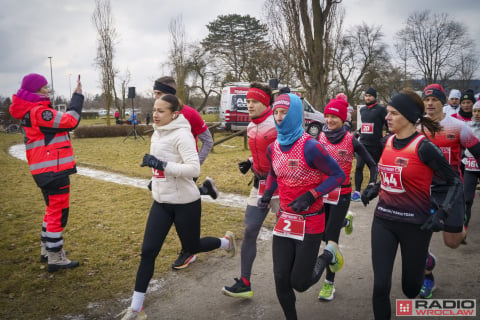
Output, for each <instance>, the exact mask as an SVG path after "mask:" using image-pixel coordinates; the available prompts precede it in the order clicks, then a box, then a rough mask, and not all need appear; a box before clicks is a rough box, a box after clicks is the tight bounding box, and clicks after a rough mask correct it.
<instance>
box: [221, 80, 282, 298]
mask: <svg viewBox="0 0 480 320" xmlns="http://www.w3.org/2000/svg"><path fill="white" fill-rule="evenodd" d="M271 100H272V89H271V88H270V87H269V86H267V85H262V84H260V83H257V82H254V83H252V84H251V85H250V90H248V92H247V109H248V114H249V116H250V119H251V122H250V123H249V125H248V127H247V137H248V145H249V147H250V151H251V152H252V157H250V158H249V159H248V160H246V161H243V162H240V163H239V164H238V167H239V169H240V172H241V173H243V174H246V173H247V172H248V171H249V170H250V169H252V170H253V174H254V181H253V188H252V189H251V191H250V196H249V198H248V200H247V209H246V210H245V233H244V235H243V242H242V250H241V262H240V263H241V269H240V278H235V283H234V284H233V285H232V286H231V287H223V289H222V292H223V293H224V294H225V295H227V296H230V297H237V298H251V297H253V290H252V288H251V284H250V277H251V275H252V267H253V261H254V260H255V257H256V255H257V237H258V234H259V232H260V229H261V227H262V224H263V221H264V220H265V217H266V216H267V213H268V211H269V208H268V207H267V208H259V207H258V206H257V202H258V197H259V196H262V195H263V190H264V189H265V180H266V178H267V175H268V172H269V171H270V162H269V161H268V159H267V156H266V152H267V147H268V145H269V144H270V143H272V142H273V141H275V139H276V138H277V129H276V128H275V122H274V120H273V116H272V115H273V112H272V108H270V104H271ZM259 189H260V191H259ZM270 206H271V208H272V211H273V212H278V209H279V203H278V199H273V200H272V201H270Z"/></svg>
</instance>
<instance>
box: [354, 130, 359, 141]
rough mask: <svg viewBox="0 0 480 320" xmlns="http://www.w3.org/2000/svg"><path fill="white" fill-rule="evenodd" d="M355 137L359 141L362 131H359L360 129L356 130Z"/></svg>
mask: <svg viewBox="0 0 480 320" xmlns="http://www.w3.org/2000/svg"><path fill="white" fill-rule="evenodd" d="M353 136H354V137H355V138H357V139H358V138H360V130H358V129H357V130H355V132H354V133H353Z"/></svg>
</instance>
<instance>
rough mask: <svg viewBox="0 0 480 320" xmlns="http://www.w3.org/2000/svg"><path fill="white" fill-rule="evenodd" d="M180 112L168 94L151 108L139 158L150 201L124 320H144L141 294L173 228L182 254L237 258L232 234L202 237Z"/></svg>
mask: <svg viewBox="0 0 480 320" xmlns="http://www.w3.org/2000/svg"><path fill="white" fill-rule="evenodd" d="M182 107H183V105H182V104H181V102H180V101H179V100H178V98H177V97H176V96H174V95H172V94H166V95H163V96H161V97H160V98H158V99H157V100H156V101H155V104H154V106H153V121H154V124H153V128H154V133H153V135H152V140H151V145H150V154H146V155H145V156H144V157H143V162H142V164H141V166H142V167H145V166H148V167H150V168H152V184H151V189H152V197H153V200H154V201H153V204H152V208H151V209H150V214H149V216H148V220H147V225H146V227H145V235H144V238H143V244H142V256H141V260H140V266H139V267H138V271H137V277H136V281H135V291H134V292H133V296H132V303H131V306H130V307H129V308H128V309H126V310H125V315H124V317H123V318H122V319H124V320H125V319H146V315H145V312H144V311H143V301H144V299H145V292H146V291H147V287H148V283H149V282H150V279H151V278H152V275H153V272H154V267H155V259H156V258H157V256H158V254H159V253H160V249H161V248H162V245H163V242H164V240H165V237H166V236H167V234H168V232H169V231H170V228H171V227H172V224H175V229H176V231H177V234H178V237H179V238H180V241H181V243H182V248H184V250H185V251H186V252H189V253H192V254H195V253H197V252H206V251H212V250H215V249H218V248H222V249H225V250H227V251H228V252H229V253H230V255H231V256H234V255H235V237H234V235H233V233H232V232H230V231H227V233H226V234H225V237H223V238H214V237H204V238H200V220H201V211H202V208H201V200H200V192H199V191H198V188H197V186H196V184H195V182H194V180H193V178H194V177H198V176H199V174H200V161H199V158H198V153H197V149H196V146H195V139H194V138H193V135H192V133H191V131H190V124H189V123H188V121H187V120H186V119H185V118H184V116H183V115H182V114H180V111H181V110H182ZM192 257H195V255H193V256H192ZM191 262H193V261H189V263H191Z"/></svg>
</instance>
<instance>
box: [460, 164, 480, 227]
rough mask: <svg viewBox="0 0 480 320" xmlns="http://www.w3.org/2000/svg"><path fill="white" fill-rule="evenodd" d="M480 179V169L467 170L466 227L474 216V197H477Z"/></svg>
mask: <svg viewBox="0 0 480 320" xmlns="http://www.w3.org/2000/svg"><path fill="white" fill-rule="evenodd" d="M478 180H480V171H469V170H465V173H464V175H463V185H464V190H463V191H464V194H465V227H468V224H469V223H470V218H471V217H472V206H473V199H474V198H475V190H476V189H477V182H478Z"/></svg>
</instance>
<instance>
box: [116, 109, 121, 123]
mask: <svg viewBox="0 0 480 320" xmlns="http://www.w3.org/2000/svg"><path fill="white" fill-rule="evenodd" d="M119 121H120V112H118V110H115V123H116V124H118V122H119Z"/></svg>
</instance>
